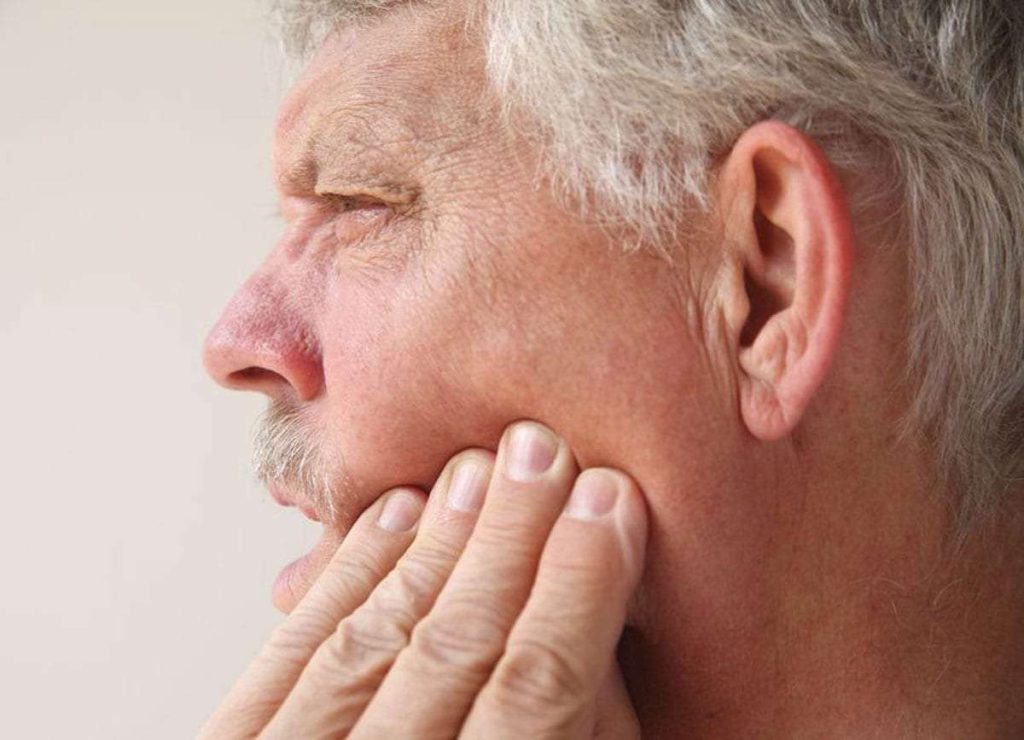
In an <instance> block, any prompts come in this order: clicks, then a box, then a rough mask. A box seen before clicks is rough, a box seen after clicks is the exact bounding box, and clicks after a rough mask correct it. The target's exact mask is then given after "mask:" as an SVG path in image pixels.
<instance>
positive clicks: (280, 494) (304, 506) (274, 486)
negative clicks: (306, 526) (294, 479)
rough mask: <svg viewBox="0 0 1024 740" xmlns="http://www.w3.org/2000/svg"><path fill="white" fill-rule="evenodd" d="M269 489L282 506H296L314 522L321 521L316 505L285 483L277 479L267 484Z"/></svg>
mask: <svg viewBox="0 0 1024 740" xmlns="http://www.w3.org/2000/svg"><path fill="white" fill-rule="evenodd" d="M267 490H269V491H270V495H271V497H273V499H274V500H275V501H276V502H277V503H279V504H281V506H289V507H291V506H294V507H295V508H297V509H298V510H299V511H301V512H302V513H303V514H305V515H306V517H307V518H309V519H312V520H313V521H314V522H319V521H320V514H319V513H318V512H317V510H316V507H314V506H313V505H312V504H311V503H309V501H307V500H306V499H305V498H303V497H302V496H299V495H298V494H296V493H295V491H293V490H292V489H290V488H288V487H287V486H285V485H284V484H282V483H279V482H276V481H275V482H273V483H271V484H269V485H268V486H267Z"/></svg>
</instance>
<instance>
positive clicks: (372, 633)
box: [324, 609, 406, 666]
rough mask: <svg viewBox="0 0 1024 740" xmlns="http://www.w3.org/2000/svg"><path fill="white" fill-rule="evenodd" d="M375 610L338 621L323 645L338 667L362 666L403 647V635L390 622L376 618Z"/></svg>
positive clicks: (404, 638)
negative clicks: (369, 659)
mask: <svg viewBox="0 0 1024 740" xmlns="http://www.w3.org/2000/svg"><path fill="white" fill-rule="evenodd" d="M378 614H379V612H377V611H376V610H374V609H369V610H359V611H357V612H356V613H355V614H353V615H352V616H350V617H348V618H346V619H343V620H341V622H339V623H338V627H337V629H335V630H334V634H333V635H332V636H331V639H330V640H328V641H327V642H326V643H324V645H325V647H326V649H327V650H328V651H329V653H330V656H331V658H332V660H333V663H334V664H335V665H338V666H345V665H355V664H360V663H364V662H366V661H367V659H368V658H370V657H371V656H377V655H381V654H384V655H393V654H395V653H397V652H398V651H399V650H401V649H402V648H403V647H404V646H405V644H406V633H405V631H404V630H403V629H402V628H401V626H400V625H398V624H396V623H395V622H394V621H393V620H390V619H381V618H378Z"/></svg>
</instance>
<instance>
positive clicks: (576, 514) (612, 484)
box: [565, 469, 619, 521]
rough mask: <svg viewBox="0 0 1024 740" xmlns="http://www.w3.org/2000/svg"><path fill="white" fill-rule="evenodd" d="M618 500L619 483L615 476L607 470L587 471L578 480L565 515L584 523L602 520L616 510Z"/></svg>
mask: <svg viewBox="0 0 1024 740" xmlns="http://www.w3.org/2000/svg"><path fill="white" fill-rule="evenodd" d="M618 498H619V483H618V481H617V480H616V479H615V476H614V475H612V474H611V473H609V472H608V471H606V470H599V469H591V470H585V471H584V472H583V473H581V474H580V476H579V477H578V478H577V479H576V484H575V485H574V486H573V488H572V495H571V496H569V503H568V504H567V505H566V507H565V515H566V516H567V517H569V518H571V519H582V520H584V521H591V520H593V519H600V518H601V517H603V516H604V515H605V514H607V513H608V512H610V511H611V510H612V509H614V508H615V501H616V500H617V499H618Z"/></svg>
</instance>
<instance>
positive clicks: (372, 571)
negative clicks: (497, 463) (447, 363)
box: [200, 488, 425, 738]
mask: <svg viewBox="0 0 1024 740" xmlns="http://www.w3.org/2000/svg"><path fill="white" fill-rule="evenodd" d="M424 498H425V495H424V494H423V492H422V491H419V490H417V489H414V488H400V489H395V490H393V491H391V492H389V493H387V494H385V495H384V496H381V497H380V498H379V499H378V500H377V501H376V502H374V504H373V505H372V506H370V507H369V508H368V509H366V511H364V512H363V513H362V514H361V515H360V517H359V519H358V520H356V523H355V524H354V525H353V526H352V529H351V530H350V531H349V533H348V535H347V536H346V537H345V539H344V541H343V542H342V544H341V546H340V547H339V548H338V550H337V551H336V552H335V554H334V556H333V557H332V558H331V562H330V563H329V564H328V566H327V568H325V569H324V572H323V573H322V574H321V575H320V577H319V578H318V579H317V581H316V583H314V584H313V587H312V588H311V589H310V590H309V592H308V593H307V594H306V596H305V597H304V598H303V599H302V601H301V602H299V605H298V606H297V607H296V608H295V610H294V611H293V612H292V613H291V614H290V615H289V616H288V618H287V619H286V620H285V621H284V622H283V623H282V624H281V625H280V626H279V627H278V628H277V629H275V630H274V632H273V634H272V635H271V637H270V640H269V641H268V642H267V643H266V644H265V645H264V646H263V648H262V649H261V650H260V652H259V654H258V655H257V656H256V658H254V659H253V661H252V663H250V664H249V667H248V668H247V669H246V671H245V673H244V674H242V677H241V678H240V679H239V680H238V682H237V683H236V684H235V685H234V686H233V687H232V689H231V691H230V692H229V693H228V696H227V698H226V699H225V700H224V701H223V702H222V703H221V705H220V706H219V707H218V708H217V711H216V712H215V713H214V715H213V716H212V717H211V718H210V719H209V721H208V722H207V723H206V725H205V726H204V727H203V729H202V731H201V733H200V737H216V738H224V737H255V736H256V735H258V734H259V733H260V731H261V730H262V729H263V728H264V727H265V726H266V725H267V723H268V722H270V720H271V719H272V718H273V716H274V714H275V712H277V710H278V708H279V707H280V706H281V705H282V704H283V703H284V700H285V699H286V698H287V697H288V694H289V693H290V692H291V690H292V688H293V687H294V686H295V684H296V682H297V681H298V680H299V676H300V675H301V674H302V671H303V669H304V668H305V667H306V664H307V663H309V661H310V659H311V658H312V657H313V654H314V653H315V652H316V650H317V648H318V647H320V644H321V643H322V642H323V641H324V640H326V639H327V638H328V637H329V636H330V635H331V634H332V633H333V632H334V630H335V628H336V627H337V625H338V622H340V621H341V620H342V619H343V618H344V617H346V616H347V615H348V614H350V613H352V612H353V611H355V609H356V608H357V607H359V605H360V604H362V603H363V602H364V601H366V599H367V597H368V596H369V595H370V592H371V591H372V590H373V588H374V587H375V586H376V585H377V584H378V583H380V581H381V580H382V579H383V578H384V576H385V575H387V573H388V572H389V571H390V570H391V569H392V568H394V566H395V563H397V562H398V559H399V558H400V557H401V556H402V553H404V552H405V550H406V549H407V548H408V547H409V544H410V543H411V542H412V540H413V537H414V536H415V533H416V523H417V521H418V520H419V517H420V515H421V514H422V511H423V507H424Z"/></svg>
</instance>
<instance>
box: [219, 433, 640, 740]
mask: <svg viewBox="0 0 1024 740" xmlns="http://www.w3.org/2000/svg"><path fill="white" fill-rule="evenodd" d="M646 536H647V523H646V510H645V507H644V503H643V500H642V497H641V495H640V492H639V490H638V489H637V487H636V485H635V484H634V483H633V481H632V480H631V479H630V478H629V477H628V476H626V475H624V474H622V473H620V472H617V471H613V470H606V469H591V470H587V471H584V472H583V473H582V474H580V473H579V471H578V469H577V465H576V461H575V459H574V458H573V455H572V453H571V451H570V450H569V448H568V446H567V445H566V444H565V443H564V442H563V441H562V440H560V439H559V438H558V437H557V436H556V435H555V434H554V433H553V432H551V431H550V430H548V429H547V428H545V427H543V426H541V425H540V424H536V423H533V422H522V423H519V424H515V425H513V426H512V427H510V428H509V429H508V430H507V431H506V433H505V435H504V436H503V438H502V441H501V444H500V446H499V450H498V453H497V457H496V458H495V456H494V455H493V454H492V453H490V452H487V451H484V450H468V451H466V452H464V453H461V454H459V455H457V456H456V457H454V458H453V459H452V460H451V461H450V462H449V464H448V465H447V466H446V468H445V470H444V471H443V472H442V473H441V475H440V477H439V478H438V480H437V483H436V484H435V486H434V489H433V491H432V492H431V495H430V497H429V498H428V499H427V500H426V501H425V502H424V497H423V494H422V493H421V492H419V491H416V490H413V489H398V490H396V491H393V492H390V493H389V494H387V495H385V496H383V497H382V499H381V500H379V501H378V502H377V503H376V504H374V505H373V506H371V507H370V508H369V509H368V510H367V511H366V512H365V513H364V515H363V516H362V517H360V519H359V521H358V522H357V523H356V525H355V526H354V527H353V529H352V531H351V532H350V533H349V535H348V536H347V537H346V538H345V540H344V542H343V543H342V545H341V547H340V548H339V549H338V552H337V553H336V554H335V556H334V558H333V560H332V562H331V564H330V566H328V568H327V570H325V572H324V574H323V575H322V576H321V578H320V579H319V580H318V581H317V583H316V584H315V585H314V587H313V588H312V589H311V590H310V591H309V593H308V594H307V595H306V597H305V598H304V599H303V600H302V602H301V603H300V604H299V606H298V607H297V608H296V609H295V611H294V612H293V613H292V614H291V615H290V616H289V617H288V619H287V620H286V622H285V623H284V624H283V625H282V627H281V628H279V629H278V630H277V631H276V632H275V635H274V637H273V638H272V639H271V640H270V642H269V643H268V644H267V646H265V648H264V650H263V652H262V653H261V654H260V656H259V657H258V658H257V660H256V661H254V662H253V664H252V666H251V667H250V668H249V670H248V671H247V672H246V674H245V675H244V676H243V677H242V679H241V680H240V681H239V682H238V684H237V685H236V687H235V688H234V689H233V690H232V692H231V694H230V695H229V697H228V699H227V700H226V701H225V702H224V704H222V706H221V707H220V708H219V709H218V711H217V713H216V714H215V715H214V717H213V718H212V719H211V720H210V722H209V723H208V724H207V726H206V728H204V729H205V733H204V736H211V737H252V736H254V735H256V734H259V735H260V736H261V737H341V736H347V737H352V738H379V737H394V738H402V737H409V738H412V737H415V738H421V737H436V738H445V737H457V736H464V737H486V738H495V737H516V738H518V737H550V738H555V737H557V738H577V737H580V738H583V737H594V736H595V735H596V734H598V733H599V734H601V735H602V736H608V737H616V738H618V737H634V736H638V735H639V729H638V725H637V722H636V718H635V715H634V714H633V711H632V707H631V706H630V704H629V700H628V697H627V695H626V693H625V691H624V687H623V685H622V681H621V676H619V675H618V669H617V667H616V665H615V661H614V653H615V646H616V643H617V641H618V638H619V635H620V633H621V630H622V628H623V624H624V622H625V612H626V604H627V601H628V600H629V598H630V596H631V594H632V592H633V591H634V589H635V588H636V585H637V582H638V580H639V577H640V572H641V569H642V563H643V554H644V549H645V545H646ZM599 697H600V699H599Z"/></svg>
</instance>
